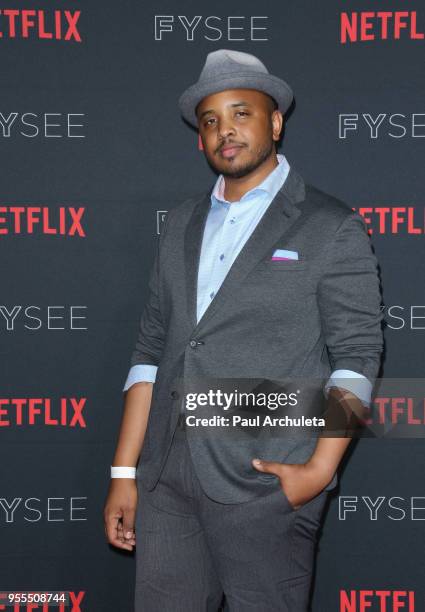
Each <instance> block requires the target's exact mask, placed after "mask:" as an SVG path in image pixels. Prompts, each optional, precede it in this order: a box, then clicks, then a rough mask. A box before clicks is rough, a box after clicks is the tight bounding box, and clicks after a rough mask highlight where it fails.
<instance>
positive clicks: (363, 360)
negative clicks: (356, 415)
mask: <svg viewBox="0 0 425 612" xmlns="http://www.w3.org/2000/svg"><path fill="white" fill-rule="evenodd" d="M377 263H378V262H377V259H376V257H375V255H374V254H373V251H372V247H371V244H370V239H369V236H368V234H367V229H366V224H365V222H364V220H363V218H362V217H361V216H360V215H359V214H358V213H354V212H353V213H351V212H350V214H349V215H348V216H347V218H346V219H344V221H343V222H342V223H341V225H340V226H339V228H338V230H337V231H336V233H335V235H334V236H333V239H332V242H331V243H330V244H329V245H328V247H327V252H326V257H325V261H324V267H323V271H322V274H321V277H320V280H319V284H318V293H317V297H318V304H319V310H320V317H321V324H322V329H323V333H324V336H325V342H326V345H327V349H328V353H329V360H330V363H331V367H332V370H352V371H354V372H357V373H359V374H362V375H363V376H365V377H366V378H368V379H369V381H370V382H371V384H372V385H373V384H374V382H375V379H376V377H377V375H378V372H379V367H380V360H381V353H382V349H383V333H382V328H381V321H382V317H383V315H382V311H381V294H380V288H379V277H378V270H377Z"/></svg>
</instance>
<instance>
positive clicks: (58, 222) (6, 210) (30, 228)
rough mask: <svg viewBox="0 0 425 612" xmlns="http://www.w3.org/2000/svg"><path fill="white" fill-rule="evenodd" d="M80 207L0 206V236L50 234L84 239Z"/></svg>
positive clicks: (82, 209)
mask: <svg viewBox="0 0 425 612" xmlns="http://www.w3.org/2000/svg"><path fill="white" fill-rule="evenodd" d="M84 212H85V208H83V207H82V206H80V207H79V208H75V207H73V206H60V207H59V208H56V209H55V208H52V207H48V206H25V205H22V206H16V205H14V206H0V236H2V235H6V234H13V235H16V234H30V235H31V234H34V233H38V234H46V235H47V234H50V235H52V234H53V235H60V236H78V237H80V238H85V237H86V234H85V232H84V229H83V226H82V223H81V218H82V216H83V214H84Z"/></svg>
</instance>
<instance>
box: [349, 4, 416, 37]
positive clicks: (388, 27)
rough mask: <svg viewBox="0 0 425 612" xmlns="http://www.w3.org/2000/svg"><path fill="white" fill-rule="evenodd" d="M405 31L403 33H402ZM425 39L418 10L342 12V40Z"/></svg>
mask: <svg viewBox="0 0 425 612" xmlns="http://www.w3.org/2000/svg"><path fill="white" fill-rule="evenodd" d="M402 32H403V34H402ZM402 36H403V38H408V39H411V40H423V39H424V37H425V34H424V33H423V32H420V31H418V25H417V13H416V11H378V12H375V11H360V12H353V13H341V21H340V42H341V44H346V43H347V42H352V43H353V42H364V41H368V40H388V39H391V40H400V38H401V37H402Z"/></svg>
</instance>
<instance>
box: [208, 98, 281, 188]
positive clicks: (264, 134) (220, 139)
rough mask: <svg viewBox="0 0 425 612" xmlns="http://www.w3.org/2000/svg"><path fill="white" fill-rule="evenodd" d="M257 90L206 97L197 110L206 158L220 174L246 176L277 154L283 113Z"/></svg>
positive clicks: (236, 176)
mask: <svg viewBox="0 0 425 612" xmlns="http://www.w3.org/2000/svg"><path fill="white" fill-rule="evenodd" d="M272 109H273V106H272V99H271V98H270V97H269V96H267V95H266V94H264V93H262V92H261V91H257V90H256V89H226V91H221V92H219V93H216V94H211V95H210V96H206V97H205V98H203V99H202V100H201V102H200V103H199V104H198V107H197V109H196V114H197V117H198V129H199V134H200V136H201V139H202V145H203V147H204V151H205V155H206V157H207V159H208V161H209V163H210V164H211V166H212V167H213V168H214V169H215V170H216V172H218V173H221V174H223V175H224V176H229V177H233V178H240V177H243V176H246V175H247V174H249V173H250V172H252V171H253V170H255V169H256V168H258V167H259V166H260V165H261V164H262V163H264V161H265V160H266V159H268V158H269V157H270V156H271V155H272V154H274V152H275V145H274V141H277V140H278V139H279V134H280V131H281V128H282V114H281V113H280V112H279V111H277V110H275V111H274V112H272Z"/></svg>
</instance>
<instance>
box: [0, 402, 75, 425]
mask: <svg viewBox="0 0 425 612" xmlns="http://www.w3.org/2000/svg"><path fill="white" fill-rule="evenodd" d="M86 402H87V398H86V397H82V398H79V399H77V398H76V397H70V398H67V397H61V398H59V399H58V400H53V399H51V398H48V397H43V398H34V397H30V398H0V429H1V428H3V427H22V426H28V425H30V426H32V425H44V426H46V427H71V428H75V427H79V428H83V429H85V428H86V427H87V424H86V421H85V419H84V416H83V409H84V408H85V405H86Z"/></svg>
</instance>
